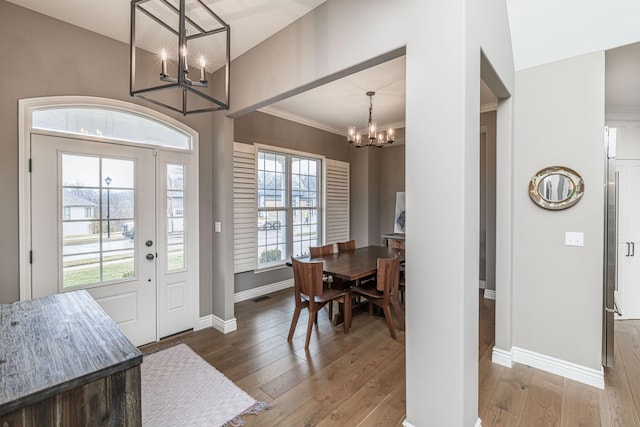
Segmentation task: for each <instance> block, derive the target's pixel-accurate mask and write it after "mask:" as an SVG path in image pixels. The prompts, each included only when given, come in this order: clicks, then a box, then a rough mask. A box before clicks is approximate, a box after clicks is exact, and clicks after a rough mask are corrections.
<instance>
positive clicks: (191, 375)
mask: <svg viewBox="0 0 640 427" xmlns="http://www.w3.org/2000/svg"><path fill="white" fill-rule="evenodd" d="M263 409H268V405H267V404H265V403H262V402H257V401H256V400H255V399H253V398H252V397H251V396H249V395H248V394H247V393H245V392H244V391H242V390H241V389H240V388H239V387H238V386H236V385H235V384H234V383H233V382H232V381H231V380H229V379H228V378H227V377H225V376H224V375H223V374H221V373H220V372H218V371H217V370H216V369H215V368H214V367H213V366H211V365H210V364H209V363H207V362H206V361H205V360H204V359H202V358H201V357H200V356H198V355H197V354H196V353H195V352H194V351H193V350H191V349H190V348H189V347H188V346H187V345H186V344H180V345H177V346H175V347H170V348H168V349H165V350H162V351H158V352H157V353H153V354H149V355H147V356H144V358H143V361H142V425H143V426H149V427H151V426H153V427H165V426H166V427H169V426H171V427H175V426H192V427H200V426H202V427H205V426H207V427H209V426H241V425H243V424H244V422H243V420H242V416H243V415H248V414H257V413H258V412H260V411H262V410H263Z"/></svg>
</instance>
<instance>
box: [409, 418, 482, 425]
mask: <svg viewBox="0 0 640 427" xmlns="http://www.w3.org/2000/svg"><path fill="white" fill-rule="evenodd" d="M402 426H403V427H415V426H414V425H413V424H411V423H410V422H409V421H407V420H406V418H405V420H404V421H403V422H402ZM475 427H482V421H481V420H480V418H478V421H476V424H475Z"/></svg>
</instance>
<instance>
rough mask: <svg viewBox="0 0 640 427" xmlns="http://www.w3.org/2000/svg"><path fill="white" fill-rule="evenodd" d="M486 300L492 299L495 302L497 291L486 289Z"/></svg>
mask: <svg viewBox="0 0 640 427" xmlns="http://www.w3.org/2000/svg"><path fill="white" fill-rule="evenodd" d="M484 299H492V300H494V301H495V299H496V291H495V289H485V290H484Z"/></svg>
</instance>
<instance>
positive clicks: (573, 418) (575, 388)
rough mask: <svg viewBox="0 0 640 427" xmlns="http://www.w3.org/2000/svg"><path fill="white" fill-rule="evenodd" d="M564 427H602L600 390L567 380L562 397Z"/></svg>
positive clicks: (562, 422)
mask: <svg viewBox="0 0 640 427" xmlns="http://www.w3.org/2000/svg"><path fill="white" fill-rule="evenodd" d="M560 425H561V426H562V427H600V426H601V423H600V407H599V405H598V389H596V388H595V387H591V386H588V385H585V384H581V383H579V382H576V381H573V380H569V379H567V380H565V387H564V395H563V397H562V419H561V422H560Z"/></svg>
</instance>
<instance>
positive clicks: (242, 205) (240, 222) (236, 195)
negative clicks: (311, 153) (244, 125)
mask: <svg viewBox="0 0 640 427" xmlns="http://www.w3.org/2000/svg"><path fill="white" fill-rule="evenodd" d="M256 186H257V184H256V155H255V149H254V147H253V145H251V144H242V143H239V142H234V143H233V272H234V273H241V272H243V271H250V270H255V268H256V247H257V245H258V242H257V240H256V239H257V233H256V227H257V219H256V210H257V206H256Z"/></svg>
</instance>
